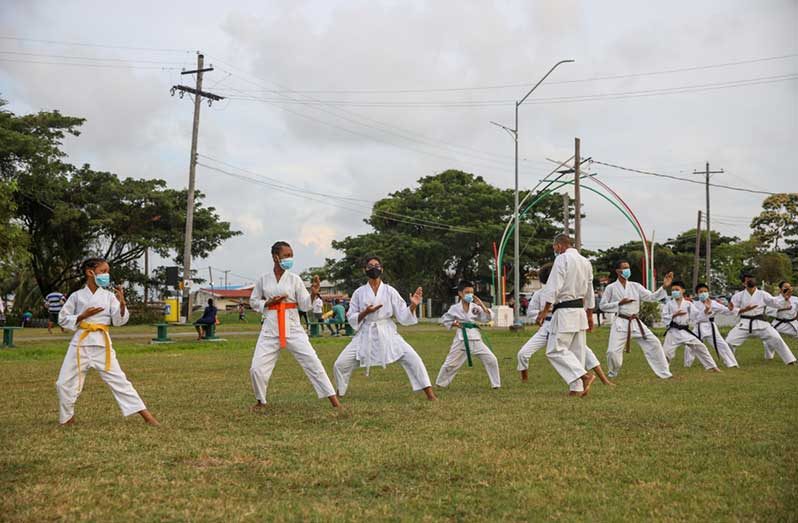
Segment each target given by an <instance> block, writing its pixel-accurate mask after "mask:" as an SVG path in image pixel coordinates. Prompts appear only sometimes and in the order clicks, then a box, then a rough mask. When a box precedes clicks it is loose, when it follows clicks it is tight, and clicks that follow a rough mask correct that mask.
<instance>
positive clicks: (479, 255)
mask: <svg viewBox="0 0 798 523" xmlns="http://www.w3.org/2000/svg"><path fill="white" fill-rule="evenodd" d="M561 201H562V200H561V199H560V198H558V197H557V195H555V196H550V197H547V198H545V199H544V200H543V201H542V202H541V203H539V204H538V205H537V206H536V207H535V208H534V210H533V211H532V212H530V213H529V214H528V215H527V216H526V217H525V218H524V220H523V221H522V225H521V242H522V247H523V254H522V256H521V264H522V266H523V271H522V272H526V271H527V270H528V269H531V268H532V267H537V266H539V265H540V264H541V263H543V262H544V261H546V260H548V259H550V258H551V257H552V253H551V239H552V238H553V236H554V235H555V234H556V233H557V232H558V231H559V230H561V223H560V222H559V217H560V216H561V214H562V210H561V207H560V205H561ZM512 209H513V193H512V191H511V190H502V189H499V188H497V187H494V186H493V185H491V184H489V183H487V182H486V181H485V180H484V179H483V178H482V177H479V176H474V175H473V174H469V173H465V172H462V171H457V170H449V171H445V172H442V173H440V174H437V175H434V176H426V177H424V178H421V179H420V180H418V186H416V187H412V188H405V189H402V190H400V191H397V192H394V193H392V194H390V195H389V196H388V197H387V198H384V199H382V200H380V201H378V202H377V203H376V204H375V205H374V207H373V209H372V213H371V216H369V218H368V219H366V220H365V221H366V223H368V224H369V225H371V226H372V227H373V229H374V230H373V231H372V232H369V233H366V234H362V235H359V236H349V237H346V238H344V239H343V240H340V241H334V242H333V247H334V248H336V249H338V250H340V251H342V252H343V253H344V255H343V257H342V258H340V259H338V260H328V262H327V264H326V265H325V267H324V268H323V269H322V270H323V272H324V273H325V274H328V275H329V276H330V277H333V278H335V279H338V280H341V281H343V282H344V286H345V287H346V288H348V290H350V291H351V290H354V289H355V288H356V287H357V286H359V285H361V284H362V283H363V281H364V276H363V271H362V268H361V260H362V259H363V257H364V256H366V255H367V254H377V255H379V256H380V258H381V259H382V261H383V265H384V267H385V277H386V280H388V281H390V282H391V283H392V284H393V285H395V286H396V287H398V288H399V290H400V291H401V292H402V293H403V294H409V293H410V292H411V290H412V289H414V288H415V286H417V285H421V286H423V287H424V289H425V295H426V296H428V297H432V298H434V299H436V300H448V299H450V297H451V295H452V293H453V289H454V287H455V286H456V284H457V282H458V281H459V280H460V279H462V278H466V279H471V280H476V281H478V282H482V283H483V286H482V288H483V289H484V288H485V286H484V284H485V283H488V282H490V281H491V267H492V265H493V246H492V245H493V242H494V241H498V240H499V239H500V238H501V234H502V232H503V231H504V227H505V224H506V223H507V220H508V219H509V218H510V217H511V216H512ZM441 224H443V225H441ZM505 260H506V261H509V262H511V263H512V262H513V260H512V257H511V254H510V253H508V255H507V256H505ZM508 268H509V267H508ZM508 290H509V288H508Z"/></svg>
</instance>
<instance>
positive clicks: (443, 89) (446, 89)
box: [271, 53, 798, 94]
mask: <svg viewBox="0 0 798 523" xmlns="http://www.w3.org/2000/svg"><path fill="white" fill-rule="evenodd" d="M795 56H798V53H790V54H784V55H778V56H767V57H762V58H753V59H749V60H738V61H733V62H724V63H719V64H709V65H697V66H690V67H679V68H674V69H664V70H660V71H648V72H642V73H626V74H611V75H604V76H594V77H590V78H579V79H575V80H557V81H549V82H547V84H548V85H557V84H573V83H583V82H595V81H600V80H620V79H624V78H638V77H644V76H655V75H663V74H672V73H682V72H689V71H699V70H704V69H717V68H722V67H730V66H735V65H745V64H753V63H759V62H768V61H774V60H784V59H787V58H793V57H795ZM521 87H529V83H515V84H500V85H485V86H474V87H441V88H422V89H412V88H411V89H299V90H291V91H288V92H291V93H293V94H327V93H329V94H410V93H435V92H441V93H446V92H460V91H483V90H494V89H508V88H514V89H515V88H521ZM271 92H272V93H278V92H280V91H276V90H275V91H271Z"/></svg>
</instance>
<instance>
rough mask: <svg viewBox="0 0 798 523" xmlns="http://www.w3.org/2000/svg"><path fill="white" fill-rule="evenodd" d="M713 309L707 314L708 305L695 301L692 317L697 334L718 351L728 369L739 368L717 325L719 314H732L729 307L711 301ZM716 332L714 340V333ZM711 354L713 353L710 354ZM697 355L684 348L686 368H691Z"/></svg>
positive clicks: (719, 357) (692, 307)
mask: <svg viewBox="0 0 798 523" xmlns="http://www.w3.org/2000/svg"><path fill="white" fill-rule="evenodd" d="M710 306H711V309H710V311H709V313H708V314H707V312H706V304H704V303H702V302H700V301H694V302H693V304H692V306H691V317H692V319H693V321H694V322H695V333H696V334H697V335H698V336H700V337H701V340H702V341H703V342H704V343H705V344H706V345H707V346H708V347H712V348H714V349H715V350H716V352H717V355H718V359H720V360H721V361H722V362H723V364H724V365H725V366H726V367H730V368H731V367H739V365H738V364H737V358H735V357H734V351H732V350H731V347H729V344H728V343H726V340H724V339H723V336H722V335H721V333H720V329H718V326H717V325H715V321H714V319H715V317H716V316H717V315H718V314H731V312H730V311H729V309H728V307H726V306H725V305H723V304H722V303H718V302H717V301H715V300H711V301H710ZM713 331H714V333H715V334H714V338H713V335H712V333H713ZM710 354H711V353H710ZM694 359H695V355H694V354H693V351H692V350H690V347H689V346H687V347H685V348H684V366H685V367H690V366H691V365H692V364H693V360H694Z"/></svg>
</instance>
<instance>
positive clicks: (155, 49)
mask: <svg viewBox="0 0 798 523" xmlns="http://www.w3.org/2000/svg"><path fill="white" fill-rule="evenodd" d="M0 40H14V41H17V42H34V43H39V44H50V45H64V46H75V47H96V48H101V49H125V50H129V51H153V52H163V53H193V52H194V51H192V50H190V49H174V48H164V47H133V46H128V45H108V44H94V43H85V42H64V41H62V40H42V39H36V38H24V37H20V36H0Z"/></svg>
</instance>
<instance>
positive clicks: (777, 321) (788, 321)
mask: <svg viewBox="0 0 798 523" xmlns="http://www.w3.org/2000/svg"><path fill="white" fill-rule="evenodd" d="M796 320H798V316H796V317H795V318H788V319H786V320H782V319H781V318H774V319H773V322H774V323H773V328H774V329H777V328H778V327H779V325H783V324H785V323H786V324H787V325H789V326H790V327H792V328H793V330H794V331H796V332H798V329H796V328H795V325H793V324H792V322H794V321H796Z"/></svg>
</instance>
